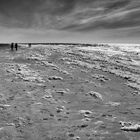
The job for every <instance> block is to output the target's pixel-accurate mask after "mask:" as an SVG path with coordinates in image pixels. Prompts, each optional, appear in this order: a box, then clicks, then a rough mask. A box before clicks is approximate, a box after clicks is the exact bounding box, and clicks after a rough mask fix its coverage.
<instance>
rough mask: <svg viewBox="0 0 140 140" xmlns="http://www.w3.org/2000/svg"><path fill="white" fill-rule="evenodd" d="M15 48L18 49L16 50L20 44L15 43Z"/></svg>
mask: <svg viewBox="0 0 140 140" xmlns="http://www.w3.org/2000/svg"><path fill="white" fill-rule="evenodd" d="M15 49H16V51H17V50H18V44H17V43H16V44H15Z"/></svg>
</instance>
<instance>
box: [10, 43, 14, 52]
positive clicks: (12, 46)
mask: <svg viewBox="0 0 140 140" xmlns="http://www.w3.org/2000/svg"><path fill="white" fill-rule="evenodd" d="M13 50H14V43H11V51H13Z"/></svg>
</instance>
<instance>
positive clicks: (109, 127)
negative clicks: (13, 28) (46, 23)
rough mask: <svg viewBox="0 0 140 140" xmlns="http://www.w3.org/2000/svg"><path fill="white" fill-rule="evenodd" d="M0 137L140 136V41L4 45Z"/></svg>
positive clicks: (129, 139) (90, 139) (106, 139)
mask: <svg viewBox="0 0 140 140" xmlns="http://www.w3.org/2000/svg"><path fill="white" fill-rule="evenodd" d="M0 77H1V80H0V139H1V140H118V139H120V140H138V139H139V138H140V46H129V47H128V48H126V46H125V47H124V46H121V45H118V46H117V45H91V46H86V45H66V44H65V45H64V44H59V45H54V44H53V45H51V44H50V45H41V44H40V45H39V44H38V45H33V46H32V47H31V48H28V47H24V46H23V45H22V46H21V47H20V48H19V50H18V51H17V52H16V51H14V52H11V51H10V50H9V48H6V49H0Z"/></svg>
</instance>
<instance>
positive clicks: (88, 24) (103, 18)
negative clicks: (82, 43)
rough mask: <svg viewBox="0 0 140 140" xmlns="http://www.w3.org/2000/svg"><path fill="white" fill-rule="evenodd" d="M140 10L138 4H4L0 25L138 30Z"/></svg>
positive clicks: (92, 0)
mask: <svg viewBox="0 0 140 140" xmlns="http://www.w3.org/2000/svg"><path fill="white" fill-rule="evenodd" d="M139 7H140V2H138V0H0V25H1V26H5V27H9V28H12V27H15V28H16V27H18V28H44V29H47V30H48V29H57V30H58V29H59V30H71V31H93V30H95V29H102V28H106V29H114V28H115V29H116V28H125V27H134V26H138V25H139V24H140V19H139V14H140V10H139V9H138V8H139ZM137 9H138V10H137Z"/></svg>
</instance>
